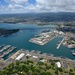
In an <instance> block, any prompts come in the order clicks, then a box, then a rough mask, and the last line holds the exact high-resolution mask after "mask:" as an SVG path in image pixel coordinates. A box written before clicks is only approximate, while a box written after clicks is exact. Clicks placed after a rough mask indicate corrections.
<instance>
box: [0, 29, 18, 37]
mask: <svg viewBox="0 0 75 75" xmlns="http://www.w3.org/2000/svg"><path fill="white" fill-rule="evenodd" d="M18 31H19V29H9V30H8V29H3V28H0V36H2V35H3V36H6V35H11V34H13V33H16V32H18Z"/></svg>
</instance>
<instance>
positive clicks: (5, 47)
mask: <svg viewBox="0 0 75 75" xmlns="http://www.w3.org/2000/svg"><path fill="white" fill-rule="evenodd" d="M10 46H11V45H6V46H4V47H3V48H2V49H1V50H0V53H1V52H3V51H5V50H6V49H8V48H9V47H10Z"/></svg>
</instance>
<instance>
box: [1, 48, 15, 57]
mask: <svg viewBox="0 0 75 75" xmlns="http://www.w3.org/2000/svg"><path fill="white" fill-rule="evenodd" d="M15 49H16V47H10V48H9V49H8V50H7V51H6V52H4V53H3V54H2V55H1V56H0V58H2V57H4V56H6V55H8V54H9V53H10V52H12V51H13V50H15Z"/></svg>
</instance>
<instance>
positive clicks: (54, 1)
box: [0, 0, 75, 13]
mask: <svg viewBox="0 0 75 75" xmlns="http://www.w3.org/2000/svg"><path fill="white" fill-rule="evenodd" d="M5 2H6V3H7V4H8V5H7V6H3V5H1V4H0V11H1V12H6V13H9V12H10V13H27V12H28V13H29V12H35V13H37V12H75V0H35V4H33V3H29V0H5Z"/></svg>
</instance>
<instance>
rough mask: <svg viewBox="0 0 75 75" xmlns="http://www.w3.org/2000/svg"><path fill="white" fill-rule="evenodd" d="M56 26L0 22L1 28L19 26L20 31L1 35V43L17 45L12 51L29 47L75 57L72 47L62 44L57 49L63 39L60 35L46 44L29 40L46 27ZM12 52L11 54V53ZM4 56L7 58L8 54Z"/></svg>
mask: <svg viewBox="0 0 75 75" xmlns="http://www.w3.org/2000/svg"><path fill="white" fill-rule="evenodd" d="M55 27H56V26H54V25H45V26H37V25H34V24H6V23H4V24H0V28H5V29H17V28H19V29H20V31H19V32H17V33H15V34H12V35H10V36H6V37H3V36H0V45H2V44H6V45H8V44H10V45H12V46H15V47H17V49H16V50H14V51H13V52H12V53H15V52H16V51H18V50H20V49H27V50H40V51H41V52H42V53H52V54H54V56H64V57H67V58H70V59H75V56H73V55H72V54H71V50H72V49H68V48H66V47H64V46H62V45H61V47H60V48H59V49H58V50H57V49H56V47H57V43H58V42H59V41H60V40H61V38H60V37H57V38H55V39H54V40H52V41H50V42H48V43H47V44H45V45H44V46H40V45H37V44H34V43H31V42H29V39H31V38H32V37H34V36H35V35H36V34H39V33H41V32H42V31H43V30H45V29H50V30H53V29H55ZM12 53H10V54H9V55H11V54H12ZM9 55H7V56H6V57H4V59H7V58H8V56H9Z"/></svg>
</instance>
